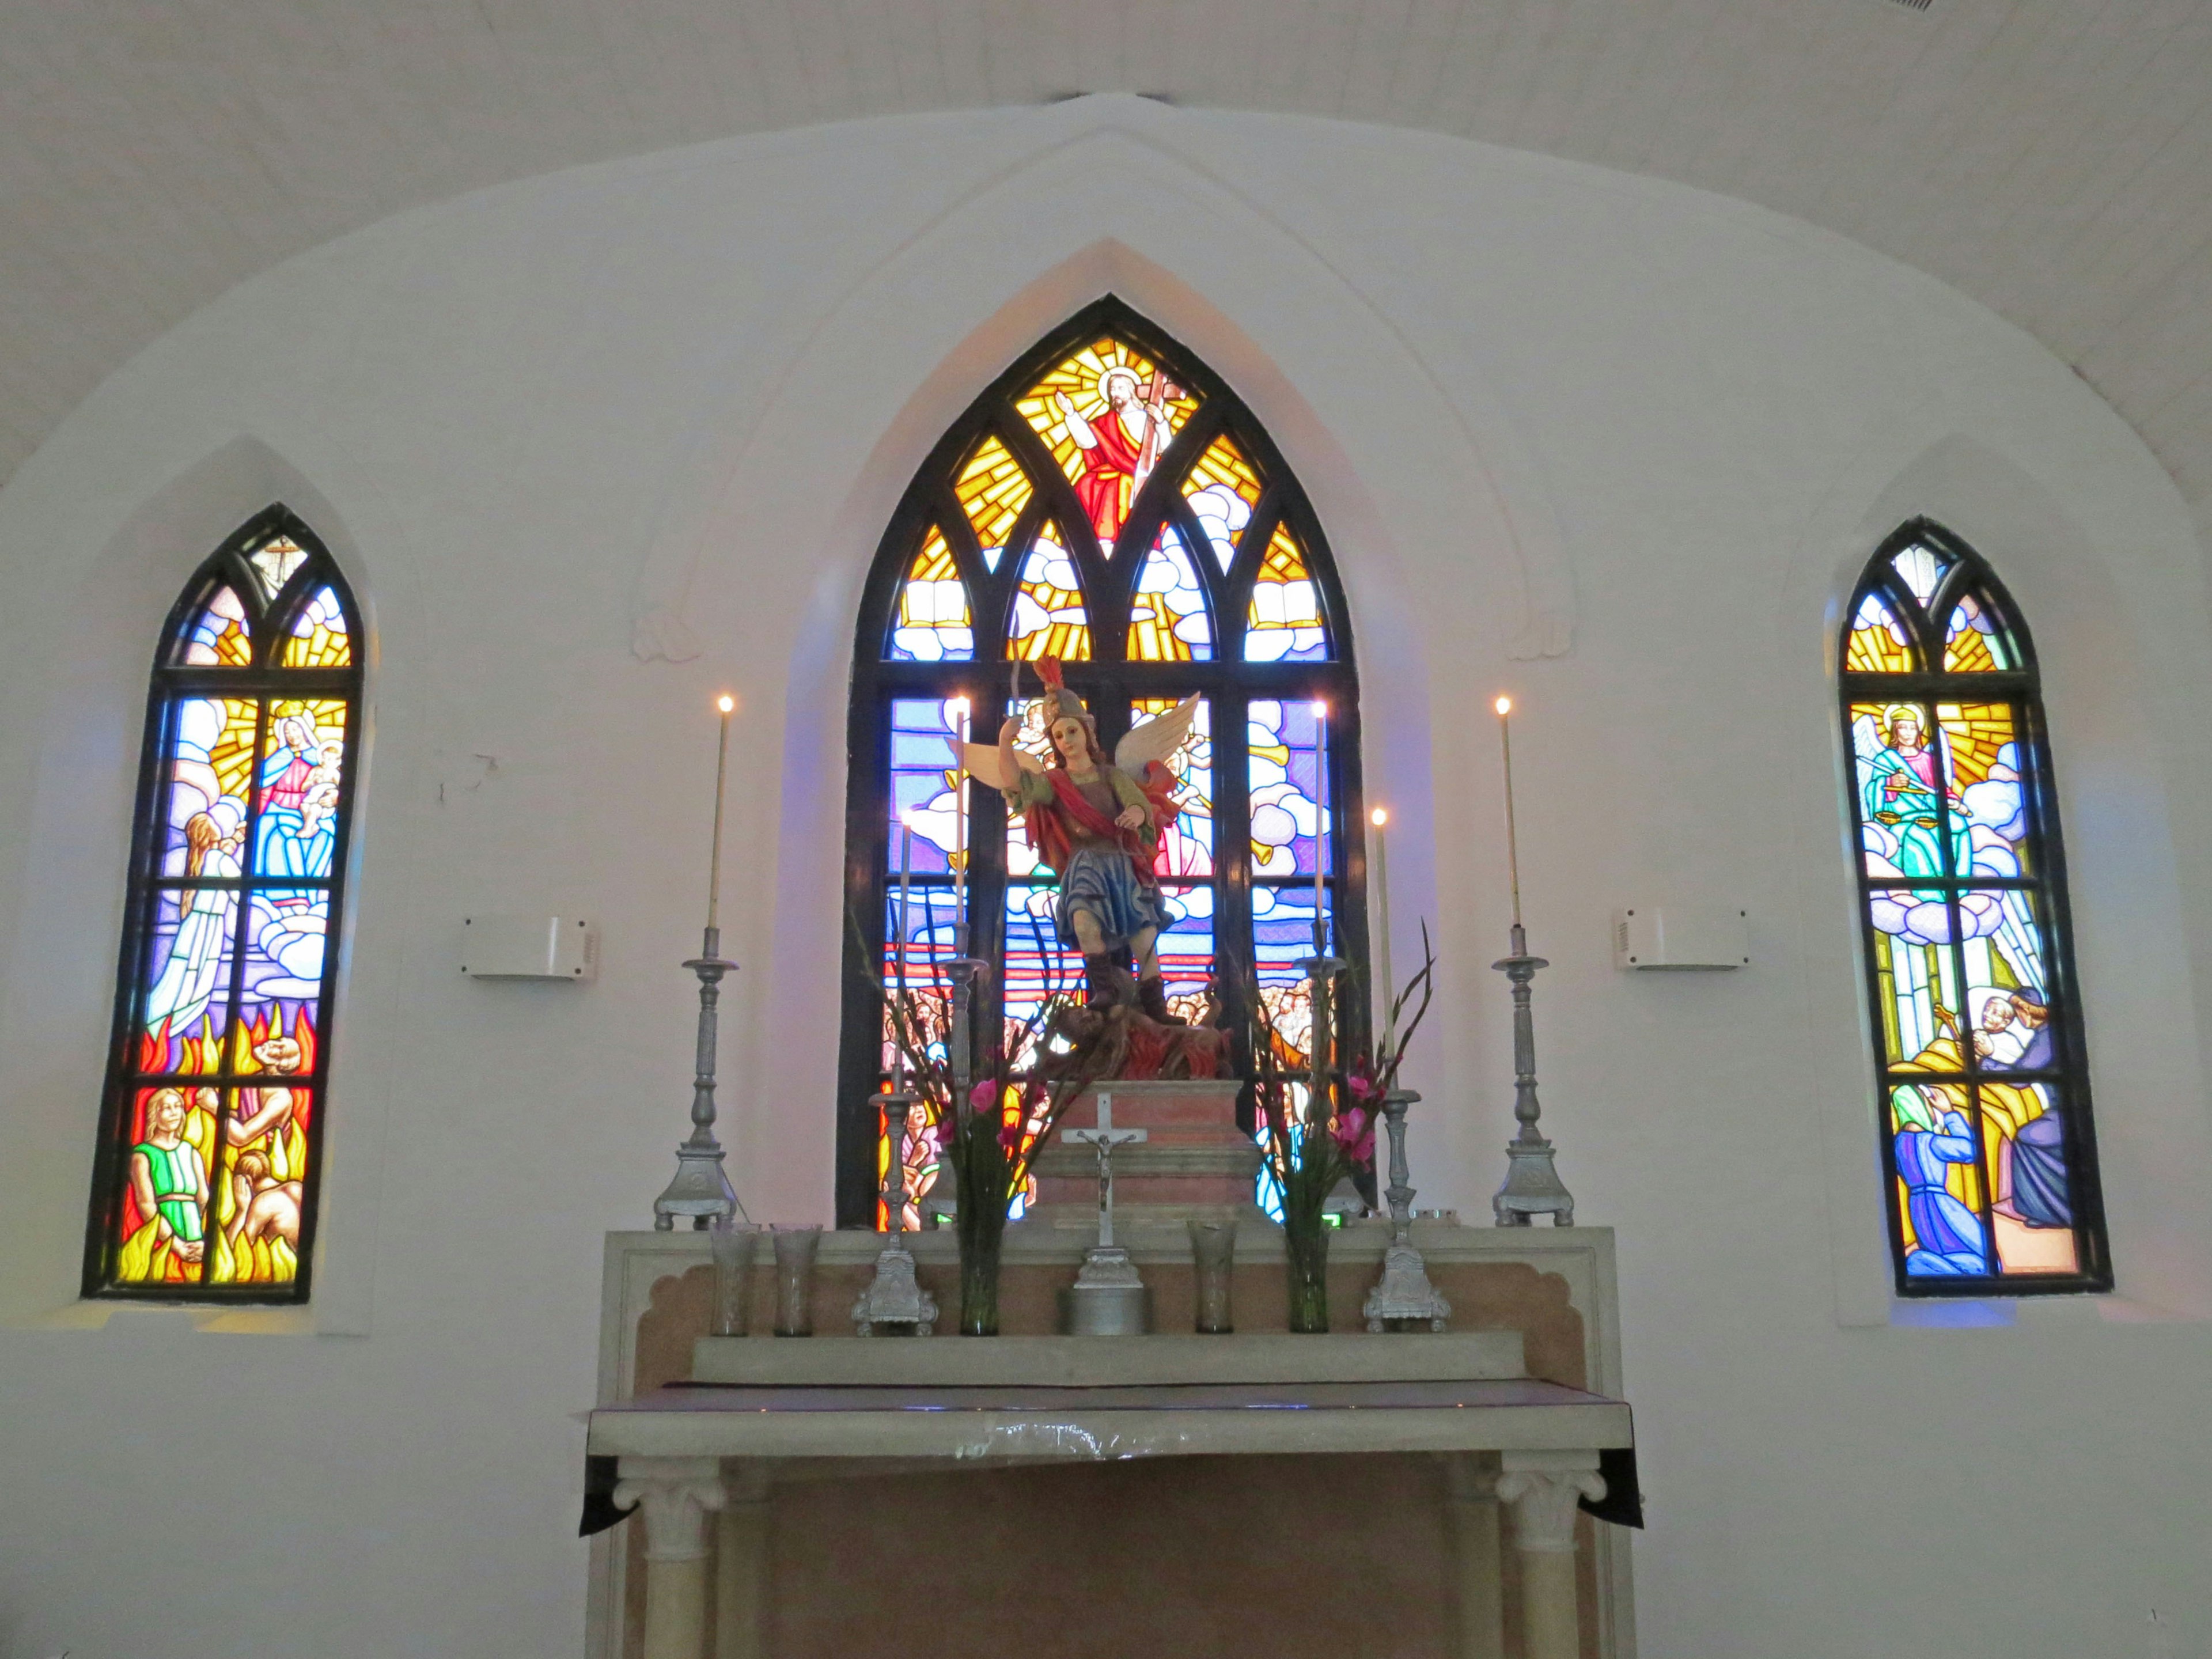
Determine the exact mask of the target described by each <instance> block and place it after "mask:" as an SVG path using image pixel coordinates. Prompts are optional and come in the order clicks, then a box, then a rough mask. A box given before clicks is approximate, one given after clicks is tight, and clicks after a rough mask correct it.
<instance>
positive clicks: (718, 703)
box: [714, 691, 738, 714]
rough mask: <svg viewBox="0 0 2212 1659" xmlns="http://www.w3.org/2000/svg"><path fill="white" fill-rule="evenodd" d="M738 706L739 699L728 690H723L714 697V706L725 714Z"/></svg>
mask: <svg viewBox="0 0 2212 1659" xmlns="http://www.w3.org/2000/svg"><path fill="white" fill-rule="evenodd" d="M737 706H738V700H737V699H736V698H735V697H733V696H731V695H730V694H729V693H728V692H726V691H725V692H723V693H722V695H721V696H719V697H717V698H715V699H714V707H715V708H719V709H720V710H721V711H722V712H723V713H724V714H729V713H731V712H732V710H734V709H735V708H737Z"/></svg>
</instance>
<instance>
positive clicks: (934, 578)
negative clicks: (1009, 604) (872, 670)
mask: <svg viewBox="0 0 2212 1659" xmlns="http://www.w3.org/2000/svg"><path fill="white" fill-rule="evenodd" d="M884 656H885V657H887V658H889V659H890V660H891V661H894V662H965V661H967V660H969V659H970V658H972V657H974V656H975V624H974V622H973V620H972V618H971V617H970V615H969V609H968V584H967V583H965V582H963V581H962V580H960V566H959V563H958V562H957V561H956V560H955V559H954V558H953V556H952V550H951V548H950V547H948V546H947V545H946V544H945V532H942V531H940V530H938V529H937V528H935V527H934V526H933V527H932V528H931V530H930V532H929V533H928V534H927V536H925V537H923V538H922V543H921V551H920V552H918V553H916V554H915V556H914V562H913V563H911V564H909V565H908V567H907V572H906V580H904V581H903V582H902V583H901V584H900V586H899V596H898V609H897V611H896V613H895V614H894V616H893V617H892V619H891V637H890V648H889V649H888V650H886V651H885V652H884Z"/></svg>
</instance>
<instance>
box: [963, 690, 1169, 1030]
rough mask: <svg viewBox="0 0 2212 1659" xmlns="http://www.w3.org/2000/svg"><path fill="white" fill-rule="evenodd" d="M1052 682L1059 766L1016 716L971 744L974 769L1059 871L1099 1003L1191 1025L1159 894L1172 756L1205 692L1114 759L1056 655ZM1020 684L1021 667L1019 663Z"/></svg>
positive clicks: (1050, 718) (1063, 901) (1134, 738)
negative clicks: (1174, 975)
mask: <svg viewBox="0 0 2212 1659" xmlns="http://www.w3.org/2000/svg"><path fill="white" fill-rule="evenodd" d="M1037 669H1038V671H1039V673H1040V674H1041V675H1042V678H1043V680H1044V683H1045V695H1044V698H1043V704H1044V707H1043V710H1042V712H1043V714H1044V717H1045V729H1046V732H1048V735H1049V736H1050V738H1051V739H1052V758H1051V761H1050V763H1049V764H1047V763H1040V762H1039V761H1037V760H1036V759H1035V758H1034V757H1031V756H1030V755H1028V754H1026V753H1024V751H1023V750H1020V749H1019V748H1018V747H1016V745H1015V741H1014V740H1015V738H1016V737H1017V736H1018V734H1019V733H1020V732H1021V727H1022V723H1021V721H1020V720H1018V719H1010V720H1007V721H1006V724H1005V725H1004V726H1001V727H1000V729H999V741H998V743H997V744H995V745H987V744H969V745H968V746H967V751H966V763H967V767H968V769H969V772H971V773H973V774H974V775H975V776H976V777H978V778H980V779H981V780H982V781H984V782H985V783H987V784H989V785H990V786H991V787H993V788H994V789H996V790H998V791H999V792H1000V793H1001V794H1003V795H1004V796H1005V797H1006V805H1007V810H1008V811H1014V812H1019V813H1021V814H1022V815H1023V820H1024V828H1025V829H1027V831H1028V834H1029V840H1030V846H1031V847H1033V848H1036V853H1037V856H1038V858H1039V859H1040V860H1042V861H1043V862H1044V863H1045V864H1047V865H1048V866H1050V867H1051V868H1052V869H1053V870H1054V872H1057V873H1058V875H1059V878H1060V890H1059V894H1058V897H1057V900H1056V902H1055V903H1054V913H1055V918H1056V920H1057V921H1058V924H1059V932H1060V943H1061V944H1063V945H1073V946H1075V947H1076V948H1077V949H1079V950H1080V951H1082V952H1083V972H1084V979H1085V983H1086V984H1087V985H1088V986H1089V987H1090V1000H1091V1004H1092V1005H1093V1006H1112V1005H1115V1004H1117V1003H1127V1002H1131V1001H1133V1002H1134V1003H1135V1005H1136V1006H1137V1007H1138V1008H1139V1009H1141V1010H1142V1011H1143V1012H1145V1013H1146V1015H1147V1016H1149V1017H1150V1018H1152V1019H1153V1020H1155V1021H1157V1022H1158V1024H1162V1025H1180V1024H1183V1023H1184V1022H1183V1021H1182V1020H1181V1019H1178V1018H1176V1016H1175V1015H1173V1014H1172V1013H1170V1012H1169V1010H1168V1002H1167V989H1166V987H1165V985H1164V983H1163V982H1162V981H1161V978H1160V958H1159V948H1158V946H1159V935H1160V932H1161V930H1162V929H1163V928H1164V927H1168V926H1169V925H1170V921H1171V920H1172V919H1171V918H1170V915H1169V914H1168V910H1167V906H1166V904H1165V903H1164V902H1163V900H1162V899H1161V896H1160V883H1159V873H1158V859H1159V852H1160V832H1161V830H1162V829H1163V828H1164V826H1165V825H1167V824H1169V823H1172V822H1173V821H1174V819H1175V815H1176V801H1175V799H1174V795H1173V793H1172V791H1173V788H1174V783H1175V775H1174V774H1173V773H1172V772H1171V771H1170V769H1169V767H1168V760H1169V757H1170V756H1172V755H1173V754H1174V753H1175V752H1176V750H1178V749H1180V748H1181V747H1182V744H1183V741H1184V739H1185V738H1188V736H1189V735H1190V728H1191V723H1192V721H1193V720H1195V719H1196V718H1197V714H1198V701H1199V700H1198V698H1197V697H1196V696H1189V697H1186V698H1184V699H1183V701H1182V702H1180V703H1178V704H1176V707H1175V708H1172V709H1170V711H1169V712H1168V713H1166V714H1162V715H1160V716H1159V717H1158V719H1155V720H1147V721H1146V722H1145V723H1144V724H1143V725H1142V726H1138V727H1136V728H1135V729H1134V730H1133V731H1132V732H1130V733H1129V734H1128V735H1127V737H1125V738H1122V739H1121V742H1120V743H1119V744H1115V750H1114V758H1113V760H1112V761H1111V762H1110V763H1109V761H1108V760H1107V758H1106V756H1105V752H1104V750H1102V749H1101V748H1100V746H1099V743H1098V723H1097V720H1094V719H1093V718H1092V717H1091V712H1090V710H1088V709H1087V708H1085V707H1084V706H1083V700H1082V699H1081V698H1080V697H1079V696H1076V695H1075V694H1074V693H1073V692H1072V691H1070V690H1068V689H1067V688H1066V684H1064V683H1063V682H1062V680H1061V678H1060V662H1059V659H1057V658H1053V657H1046V658H1044V659H1042V660H1041V661H1040V662H1039V663H1038V664H1037ZM1014 672H1015V676H1016V684H1017V685H1018V684H1019V676H1020V672H1021V670H1020V667H1019V665H1017V666H1016V668H1015V670H1014ZM1122 951H1127V952H1128V954H1129V959H1130V960H1132V961H1133V963H1135V965H1136V969H1137V979H1136V983H1135V985H1134V986H1133V987H1132V986H1131V985H1130V983H1129V975H1128V973H1127V970H1126V969H1122V968H1121V967H1120V966H1119V965H1118V964H1117V963H1116V960H1115V959H1116V957H1117V956H1119V954H1120V953H1121V952H1122Z"/></svg>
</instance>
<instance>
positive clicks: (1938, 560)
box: [1889, 542, 1951, 605]
mask: <svg viewBox="0 0 2212 1659" xmlns="http://www.w3.org/2000/svg"><path fill="white" fill-rule="evenodd" d="M1889 568H1891V569H1892V570H1894V571H1895V572H1897V574H1898V576H1899V579H1900V580H1903V582H1904V583H1905V586H1907V587H1909V588H1911V590H1912V597H1913V598H1914V599H1917V600H1919V601H1920V603H1921V604H1923V605H1926V604H1927V603H1928V601H1929V600H1930V599H1934V598H1935V597H1936V585H1937V584H1938V583H1940V582H1941V581H1942V580H1943V573H1944V572H1945V571H1947V570H1948V569H1949V568H1951V562H1950V560H1948V559H1947V558H1945V557H1944V556H1942V554H1940V553H1938V552H1937V551H1936V550H1935V549H1934V548H1932V547H1929V545H1928V544H1926V543H1924V542H1915V543H1913V544H1912V545H1911V546H1910V547H1908V548H1906V549H1905V550H1904V551H1903V552H1902V553H1899V555H1898V556H1896V557H1895V558H1893V559H1892V560H1891V561H1890V562H1889Z"/></svg>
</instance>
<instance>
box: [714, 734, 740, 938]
mask: <svg viewBox="0 0 2212 1659" xmlns="http://www.w3.org/2000/svg"><path fill="white" fill-rule="evenodd" d="M714 706H715V707H716V708H719V709H720V710H721V711H722V740H721V746H720V748H719V749H717V750H715V752H714V858H713V860H712V861H711V862H710V863H709V864H708V866H707V933H708V945H707V953H708V955H709V956H713V955H715V954H717V952H718V951H719V950H720V941H719V939H716V938H715V937H714V935H715V934H716V933H717V932H718V931H719V927H720V919H721V910H722V786H723V783H724V781H726V779H727V778H728V776H729V775H730V715H731V714H732V711H734V710H735V709H736V708H737V706H738V700H737V699H736V698H735V697H733V696H730V695H729V693H727V692H724V693H723V694H722V695H721V696H720V697H719V698H717V699H716V700H715V702H714Z"/></svg>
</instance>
